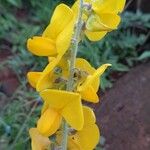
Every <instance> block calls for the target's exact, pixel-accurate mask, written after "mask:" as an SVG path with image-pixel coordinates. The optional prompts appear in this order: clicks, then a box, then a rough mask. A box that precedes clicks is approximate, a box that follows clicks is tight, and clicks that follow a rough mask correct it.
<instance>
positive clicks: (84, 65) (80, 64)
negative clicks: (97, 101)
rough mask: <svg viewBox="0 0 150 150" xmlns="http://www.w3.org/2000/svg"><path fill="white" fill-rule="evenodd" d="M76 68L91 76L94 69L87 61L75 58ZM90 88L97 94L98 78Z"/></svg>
mask: <svg viewBox="0 0 150 150" xmlns="http://www.w3.org/2000/svg"><path fill="white" fill-rule="evenodd" d="M75 66H76V68H78V69H80V70H82V71H85V72H87V73H88V74H89V75H91V74H93V73H94V72H95V71H96V69H95V68H94V67H92V66H91V65H90V64H89V62H88V61H86V60H85V59H83V58H77V59H76V64H75ZM92 87H93V88H94V90H95V91H96V92H97V91H98V88H99V77H98V78H96V79H95V81H94V82H93V83H92Z"/></svg>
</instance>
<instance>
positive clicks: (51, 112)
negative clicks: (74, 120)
mask: <svg viewBox="0 0 150 150" xmlns="http://www.w3.org/2000/svg"><path fill="white" fill-rule="evenodd" d="M61 120H62V117H61V115H60V114H59V112H57V111H56V110H55V109H53V108H50V107H48V108H47V109H46V110H45V111H44V112H43V113H42V115H41V117H40V119H39V120H38V122H37V129H38V131H39V132H40V133H41V134H42V135H44V136H47V137H48V136H51V135H52V134H54V133H55V132H56V131H57V130H58V129H59V127H60V125H61Z"/></svg>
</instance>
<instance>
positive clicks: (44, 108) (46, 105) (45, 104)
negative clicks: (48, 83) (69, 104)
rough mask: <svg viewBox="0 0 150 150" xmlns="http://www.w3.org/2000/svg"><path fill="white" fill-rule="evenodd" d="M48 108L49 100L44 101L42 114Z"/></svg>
mask: <svg viewBox="0 0 150 150" xmlns="http://www.w3.org/2000/svg"><path fill="white" fill-rule="evenodd" d="M48 108H49V104H47V102H44V103H43V106H42V109H41V114H43V113H44V112H45V111H46V110H47V109H48Z"/></svg>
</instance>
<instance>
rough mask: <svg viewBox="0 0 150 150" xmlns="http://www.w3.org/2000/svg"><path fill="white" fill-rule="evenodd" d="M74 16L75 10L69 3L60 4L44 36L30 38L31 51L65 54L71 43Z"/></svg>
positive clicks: (40, 54) (54, 54) (50, 54)
mask: <svg viewBox="0 0 150 150" xmlns="http://www.w3.org/2000/svg"><path fill="white" fill-rule="evenodd" d="M73 17H74V16H73V12H72V10H71V9H70V8H69V7H68V6H67V5H65V4H60V5H58V6H57V7H56V9H55V11H54V14H53V16H52V18H51V21H50V23H49V25H48V26H47V28H46V29H45V31H44V32H43V34H42V36H35V37H33V38H30V39H28V41H27V47H28V49H29V51H30V52H32V53H33V54H35V55H38V56H56V55H58V54H60V55H63V54H64V53H65V51H66V50H67V49H68V48H69V45H70V40H71V36H72V33H73V22H72V18H73Z"/></svg>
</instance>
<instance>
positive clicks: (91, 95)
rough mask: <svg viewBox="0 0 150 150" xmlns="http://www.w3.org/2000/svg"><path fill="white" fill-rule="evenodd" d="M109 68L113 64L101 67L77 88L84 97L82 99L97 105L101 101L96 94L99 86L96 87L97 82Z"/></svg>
mask: <svg viewBox="0 0 150 150" xmlns="http://www.w3.org/2000/svg"><path fill="white" fill-rule="evenodd" d="M108 66H111V64H104V65H102V66H101V67H99V68H98V69H97V70H96V71H95V72H94V73H93V74H91V75H88V76H87V78H86V80H85V81H84V82H83V83H82V84H81V85H80V86H78V87H77V92H79V93H80V94H81V95H82V98H83V99H84V100H88V101H91V102H95V103H97V102H98V101H99V98H98V96H97V94H96V92H97V91H98V88H97V86H95V82H97V79H98V78H100V76H101V75H102V74H103V73H104V71H105V70H106V69H107V67H108Z"/></svg>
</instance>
